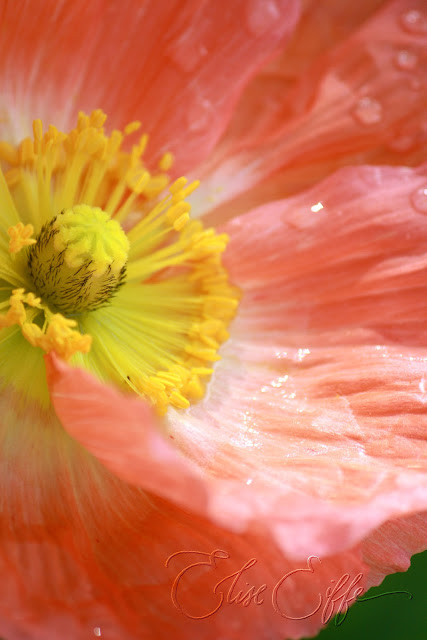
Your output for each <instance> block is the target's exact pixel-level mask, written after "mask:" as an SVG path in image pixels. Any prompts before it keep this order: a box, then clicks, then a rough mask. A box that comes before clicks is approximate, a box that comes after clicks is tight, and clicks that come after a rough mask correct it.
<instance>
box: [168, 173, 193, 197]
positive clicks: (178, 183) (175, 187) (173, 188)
mask: <svg viewBox="0 0 427 640" xmlns="http://www.w3.org/2000/svg"><path fill="white" fill-rule="evenodd" d="M187 182H188V180H187V178H184V176H182V177H181V178H178V179H177V180H175V182H173V183H172V184H171V185H170V187H169V191H170V192H171V193H172V194H175V193H178V191H181V189H182V188H183V187H185V185H186V184H187Z"/></svg>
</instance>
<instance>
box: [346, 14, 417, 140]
mask: <svg viewBox="0 0 427 640" xmlns="http://www.w3.org/2000/svg"><path fill="white" fill-rule="evenodd" d="M399 22H400V26H401V27H402V28H403V29H404V30H405V31H406V32H408V33H410V34H412V35H424V34H427V14H426V13H424V12H422V11H419V10H417V9H412V10H410V11H405V12H404V13H402V14H401V16H400V18H399ZM393 64H394V65H395V67H396V68H397V69H398V70H399V71H403V72H406V73H407V74H410V75H409V77H408V78H407V79H406V81H407V82H409V88H410V89H412V90H413V91H419V90H420V89H421V87H422V83H421V81H420V79H419V78H418V77H417V76H416V75H415V74H414V72H415V71H416V69H417V66H418V64H419V54H418V52H417V51H415V50H414V49H412V48H402V49H399V50H398V51H397V52H396V53H395V55H394V59H393ZM352 114H353V117H354V118H355V120H356V121H357V122H358V123H359V124H361V125H364V126H371V125H375V124H378V123H380V122H381V121H382V119H383V116H384V107H383V105H382V104H381V102H380V101H379V100H378V99H377V98H374V97H373V96H369V95H365V96H363V97H361V98H360V99H359V100H358V101H357V103H356V105H355V107H354V109H353V112H352ZM414 142H415V140H414V136H413V135H412V136H409V134H405V135H403V136H402V137H401V139H396V140H395V141H394V142H393V143H392V144H393V146H394V149H393V150H395V151H401V152H403V151H407V150H408V149H410V148H411V146H412V145H413V144H414Z"/></svg>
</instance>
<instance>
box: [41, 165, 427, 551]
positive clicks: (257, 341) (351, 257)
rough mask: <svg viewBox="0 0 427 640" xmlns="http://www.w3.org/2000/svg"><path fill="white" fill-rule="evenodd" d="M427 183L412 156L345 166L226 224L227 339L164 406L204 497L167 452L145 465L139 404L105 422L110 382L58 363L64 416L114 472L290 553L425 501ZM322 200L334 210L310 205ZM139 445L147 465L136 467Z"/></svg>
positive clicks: (319, 547)
mask: <svg viewBox="0 0 427 640" xmlns="http://www.w3.org/2000/svg"><path fill="white" fill-rule="evenodd" d="M423 180H425V178H423V177H422V176H421V177H420V175H418V174H417V173H416V172H414V171H412V170H410V169H386V168H384V169H380V168H360V169H351V170H350V169H348V170H343V171H341V172H340V173H338V174H336V176H333V177H331V178H330V179H329V180H327V181H325V182H324V183H322V184H321V185H318V186H317V187H316V189H315V192H313V191H311V192H308V193H306V194H302V195H300V196H297V197H294V198H293V199H291V200H289V201H284V202H282V203H275V204H274V205H268V206H266V207H265V208H264V209H263V210H262V211H254V212H251V213H249V214H247V216H245V217H243V218H240V219H237V220H235V221H234V222H233V223H230V224H229V225H228V226H227V228H226V231H228V232H229V233H230V234H231V236H232V242H231V246H230V250H229V252H228V256H229V258H228V264H229V268H230V272H231V275H232V278H233V280H234V281H235V282H236V284H238V285H240V286H241V287H242V289H243V291H244V292H245V295H244V298H243V302H242V307H241V310H240V313H239V316H238V318H237V320H236V321H235V324H234V326H233V329H232V339H231V340H230V342H229V343H227V344H226V345H225V347H224V349H223V360H222V361H221V362H220V363H218V365H217V369H216V372H215V376H214V378H213V380H212V382H211V384H210V387H209V392H208V394H207V397H206V398H205V399H204V400H203V401H201V402H200V403H199V404H198V405H194V406H193V407H191V408H190V410H188V411H186V412H178V411H170V412H169V414H168V429H169V435H171V436H172V439H173V444H174V445H175V446H176V447H177V450H180V451H181V452H182V453H184V454H185V457H186V460H187V464H188V465H189V468H191V471H192V472H193V473H194V469H195V468H197V467H198V468H199V485H200V486H201V487H203V490H204V491H205V492H206V493H205V495H206V503H204V505H203V506H202V508H201V510H200V506H198V505H197V502H196V499H195V498H194V494H193V490H192V488H191V487H190V485H189V484H188V483H185V482H183V484H182V485H181V487H180V488H179V490H178V491H175V488H174V486H173V484H172V483H168V484H165V483H164V482H163V481H162V473H164V471H162V469H160V470H159V472H158V473H157V471H156V470H155V467H156V465H157V464H158V465H160V466H162V456H159V457H158V458H157V460H152V461H151V464H152V467H150V472H149V473H148V472H146V470H145V467H144V463H143V460H144V456H145V453H144V452H143V448H144V447H143V444H141V445H140V444H139V443H140V442H141V443H144V441H145V438H146V437H147V436H146V435H145V434H144V429H143V427H142V423H143V421H142V420H141V419H140V418H138V412H139V409H138V406H139V403H138V402H136V401H134V402H132V401H131V400H129V399H126V400H125V399H120V397H119V396H118V395H117V394H116V395H114V394H113V393H111V392H108V394H109V395H108V397H109V402H112V403H113V404H114V405H116V403H117V410H116V409H114V410H112V408H111V407H110V409H109V410H110V412H111V420H110V421H109V422H108V423H107V424H105V423H104V418H103V420H101V421H99V420H98V421H96V418H95V416H96V415H100V413H99V411H100V409H99V405H100V403H101V402H103V397H105V396H103V395H102V394H105V392H104V391H103V388H102V385H101V384H100V383H98V382H97V381H96V380H94V379H93V378H92V377H91V376H89V375H88V374H86V373H83V372H77V371H76V370H72V369H69V368H67V367H65V366H64V365H60V366H59V367H57V369H56V374H55V376H54V377H53V378H51V380H50V381H49V384H50V388H51V393H52V398H53V403H54V406H55V410H56V412H57V414H58V416H59V418H60V419H61V422H62V423H63V425H64V427H65V429H66V430H67V431H68V432H69V433H70V434H71V435H72V436H73V437H76V438H77V439H78V440H79V441H80V442H81V444H83V445H84V446H85V447H86V448H87V449H88V450H89V451H91V452H92V453H94V454H95V455H96V456H98V457H100V459H101V460H102V461H103V462H104V463H105V464H107V466H108V467H109V468H110V469H111V470H113V471H114V472H117V470H118V472H119V473H120V475H122V476H123V477H127V479H129V480H131V481H132V482H135V483H137V484H138V485H140V486H142V487H146V488H149V489H150V490H151V491H153V492H154V493H157V494H159V495H162V496H165V497H166V496H167V497H169V498H170V499H172V500H174V501H179V503H180V504H181V505H186V508H188V509H192V510H198V509H199V510H200V512H201V513H204V514H206V515H209V517H211V518H212V519H213V520H214V521H215V522H216V523H217V524H220V525H221V526H226V527H228V528H230V529H232V530H234V531H236V532H243V531H245V530H247V529H249V528H251V527H255V528H257V527H259V526H260V523H262V526H263V527H268V528H269V531H271V533H272V535H273V536H274V537H275V539H276V542H277V544H278V545H279V546H280V548H281V549H282V550H283V552H284V553H285V554H286V555H287V556H289V557H292V558H295V559H301V558H302V557H304V556H305V555H307V554H310V553H313V549H314V550H315V552H316V553H318V554H320V555H327V554H332V553H336V552H337V551H342V550H345V549H348V548H350V547H352V546H353V545H355V544H357V543H358V542H360V540H362V539H363V538H364V537H365V536H366V535H368V534H369V533H370V532H372V531H374V530H375V529H376V528H377V527H378V526H380V525H381V524H383V523H384V522H385V521H387V520H389V519H391V518H395V517H403V516H406V515H408V514H411V513H415V512H418V511H421V510H423V509H426V508H427V477H426V469H427V448H426V446H425V433H426V427H427V402H426V401H425V388H424V387H423V380H424V376H425V371H426V362H427V352H426V350H425V348H424V347H423V346H420V344H419V341H420V340H419V338H420V335H419V331H420V327H421V326H424V325H425V318H424V316H423V312H422V309H423V308H424V310H425V306H424V307H423V306H422V305H423V301H424V300H425V277H422V278H421V276H420V274H422V272H423V271H424V272H425V267H426V262H425V260H426V259H425V248H423V247H424V245H423V243H425V242H426V241H427V226H426V224H427V218H426V217H425V215H424V213H422V212H420V211H417V210H415V209H414V208H413V206H412V204H411V197H412V195H413V194H414V193H415V194H419V189H420V186H422V184H423ZM319 200H320V201H322V202H323V203H324V209H325V212H327V218H326V217H324V214H322V210H320V211H310V206H313V205H312V203H313V202H318V201H319ZM355 203H357V206H355ZM330 221H334V225H333V226H331V225H330ZM403 230H404V232H403ZM254 237H256V238H257V242H256V243H254V242H253V238H254ZM396 265H397V266H396ZM402 265H406V270H405V271H403V270H402ZM254 267H256V269H255V270H254ZM392 267H393V268H392ZM396 269H397V270H396ZM368 275H369V277H368ZM380 275H381V278H380V277H379V276H380ZM377 276H378V277H377ZM334 278H335V281H336V289H337V292H338V293H337V295H335V289H334V287H333V284H331V283H333V282H334ZM388 278H390V279H388ZM266 283H268V284H266ZM372 283H374V285H375V286H373V285H372ZM344 294H345V295H346V297H344ZM322 296H323V297H322ZM420 301H421V302H420ZM393 303H394V304H393ZM328 304H329V305H330V308H329V307H328ZM348 308H350V309H351V313H349V312H348ZM372 309H375V310H376V311H375V312H373V311H372ZM382 309H385V310H386V311H385V313H386V316H385V318H384V319H383V318H381V311H382ZM393 311H394V312H395V316H394V317H393ZM379 318H380V319H381V321H380V322H379ZM387 323H389V324H387ZM417 340H418V342H417ZM74 378H75V379H76V380H77V381H78V382H74ZM82 381H84V382H83V383H82ZM94 390H95V391H94ZM79 405H80V406H79ZM87 407H91V409H90V411H93V416H91V419H87V418H85V417H84V416H85V411H87ZM133 413H135V416H136V417H134V415H133ZM116 414H117V415H118V417H115V416H116ZM82 420H83V421H82ZM118 423H120V425H121V429H122V433H123V437H121V436H120V438H119V440H120V444H119V446H118V445H117V441H118V437H117V435H116V429H117V428H116V426H115V425H116V424H118ZM121 440H122V441H123V446H122V443H121ZM129 442H131V445H130V444H129ZM130 446H132V448H133V450H134V451H135V453H136V456H137V458H138V457H141V464H140V465H139V467H138V464H137V462H136V467H135V466H133V467H132V464H133V465H135V463H134V462H133V463H132V464H131V465H130V467H129V468H136V473H134V474H133V475H132V476H130V475H129V476H126V475H123V470H126V469H127V467H128V465H129V463H128V458H129V448H130ZM106 452H107V453H106ZM168 455H169V454H168ZM176 456H178V454H176ZM165 459H168V460H169V464H170V465H171V468H172V469H173V468H174V465H175V462H173V458H172V457H169V458H166V457H165ZM189 487H190V489H191V490H190V491H189ZM180 492H181V493H180ZM177 493H180V495H179V497H178V498H177Z"/></svg>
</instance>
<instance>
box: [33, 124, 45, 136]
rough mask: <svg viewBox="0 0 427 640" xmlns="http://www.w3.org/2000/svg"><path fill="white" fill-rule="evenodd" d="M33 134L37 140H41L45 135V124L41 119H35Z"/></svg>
mask: <svg viewBox="0 0 427 640" xmlns="http://www.w3.org/2000/svg"><path fill="white" fill-rule="evenodd" d="M33 134H34V139H35V140H41V139H42V137H43V124H42V121H41V120H34V121H33Z"/></svg>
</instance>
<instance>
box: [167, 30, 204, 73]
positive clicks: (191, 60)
mask: <svg viewBox="0 0 427 640" xmlns="http://www.w3.org/2000/svg"><path fill="white" fill-rule="evenodd" d="M193 31H194V29H193V30H192V29H191V28H190V29H188V30H187V31H185V32H184V33H183V34H182V35H181V36H180V37H179V38H178V40H176V41H175V42H173V44H171V46H170V47H169V48H168V49H167V55H168V56H169V58H170V59H171V60H172V62H173V63H174V64H175V65H176V66H177V67H178V69H179V70H180V71H184V73H191V72H192V71H194V70H195V69H196V67H197V66H198V65H199V64H200V62H201V60H202V58H204V57H205V56H206V55H207V53H208V50H207V48H206V47H205V45H204V44H202V43H201V42H200V41H198V40H197V36H198V34H197V33H194V32H193Z"/></svg>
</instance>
